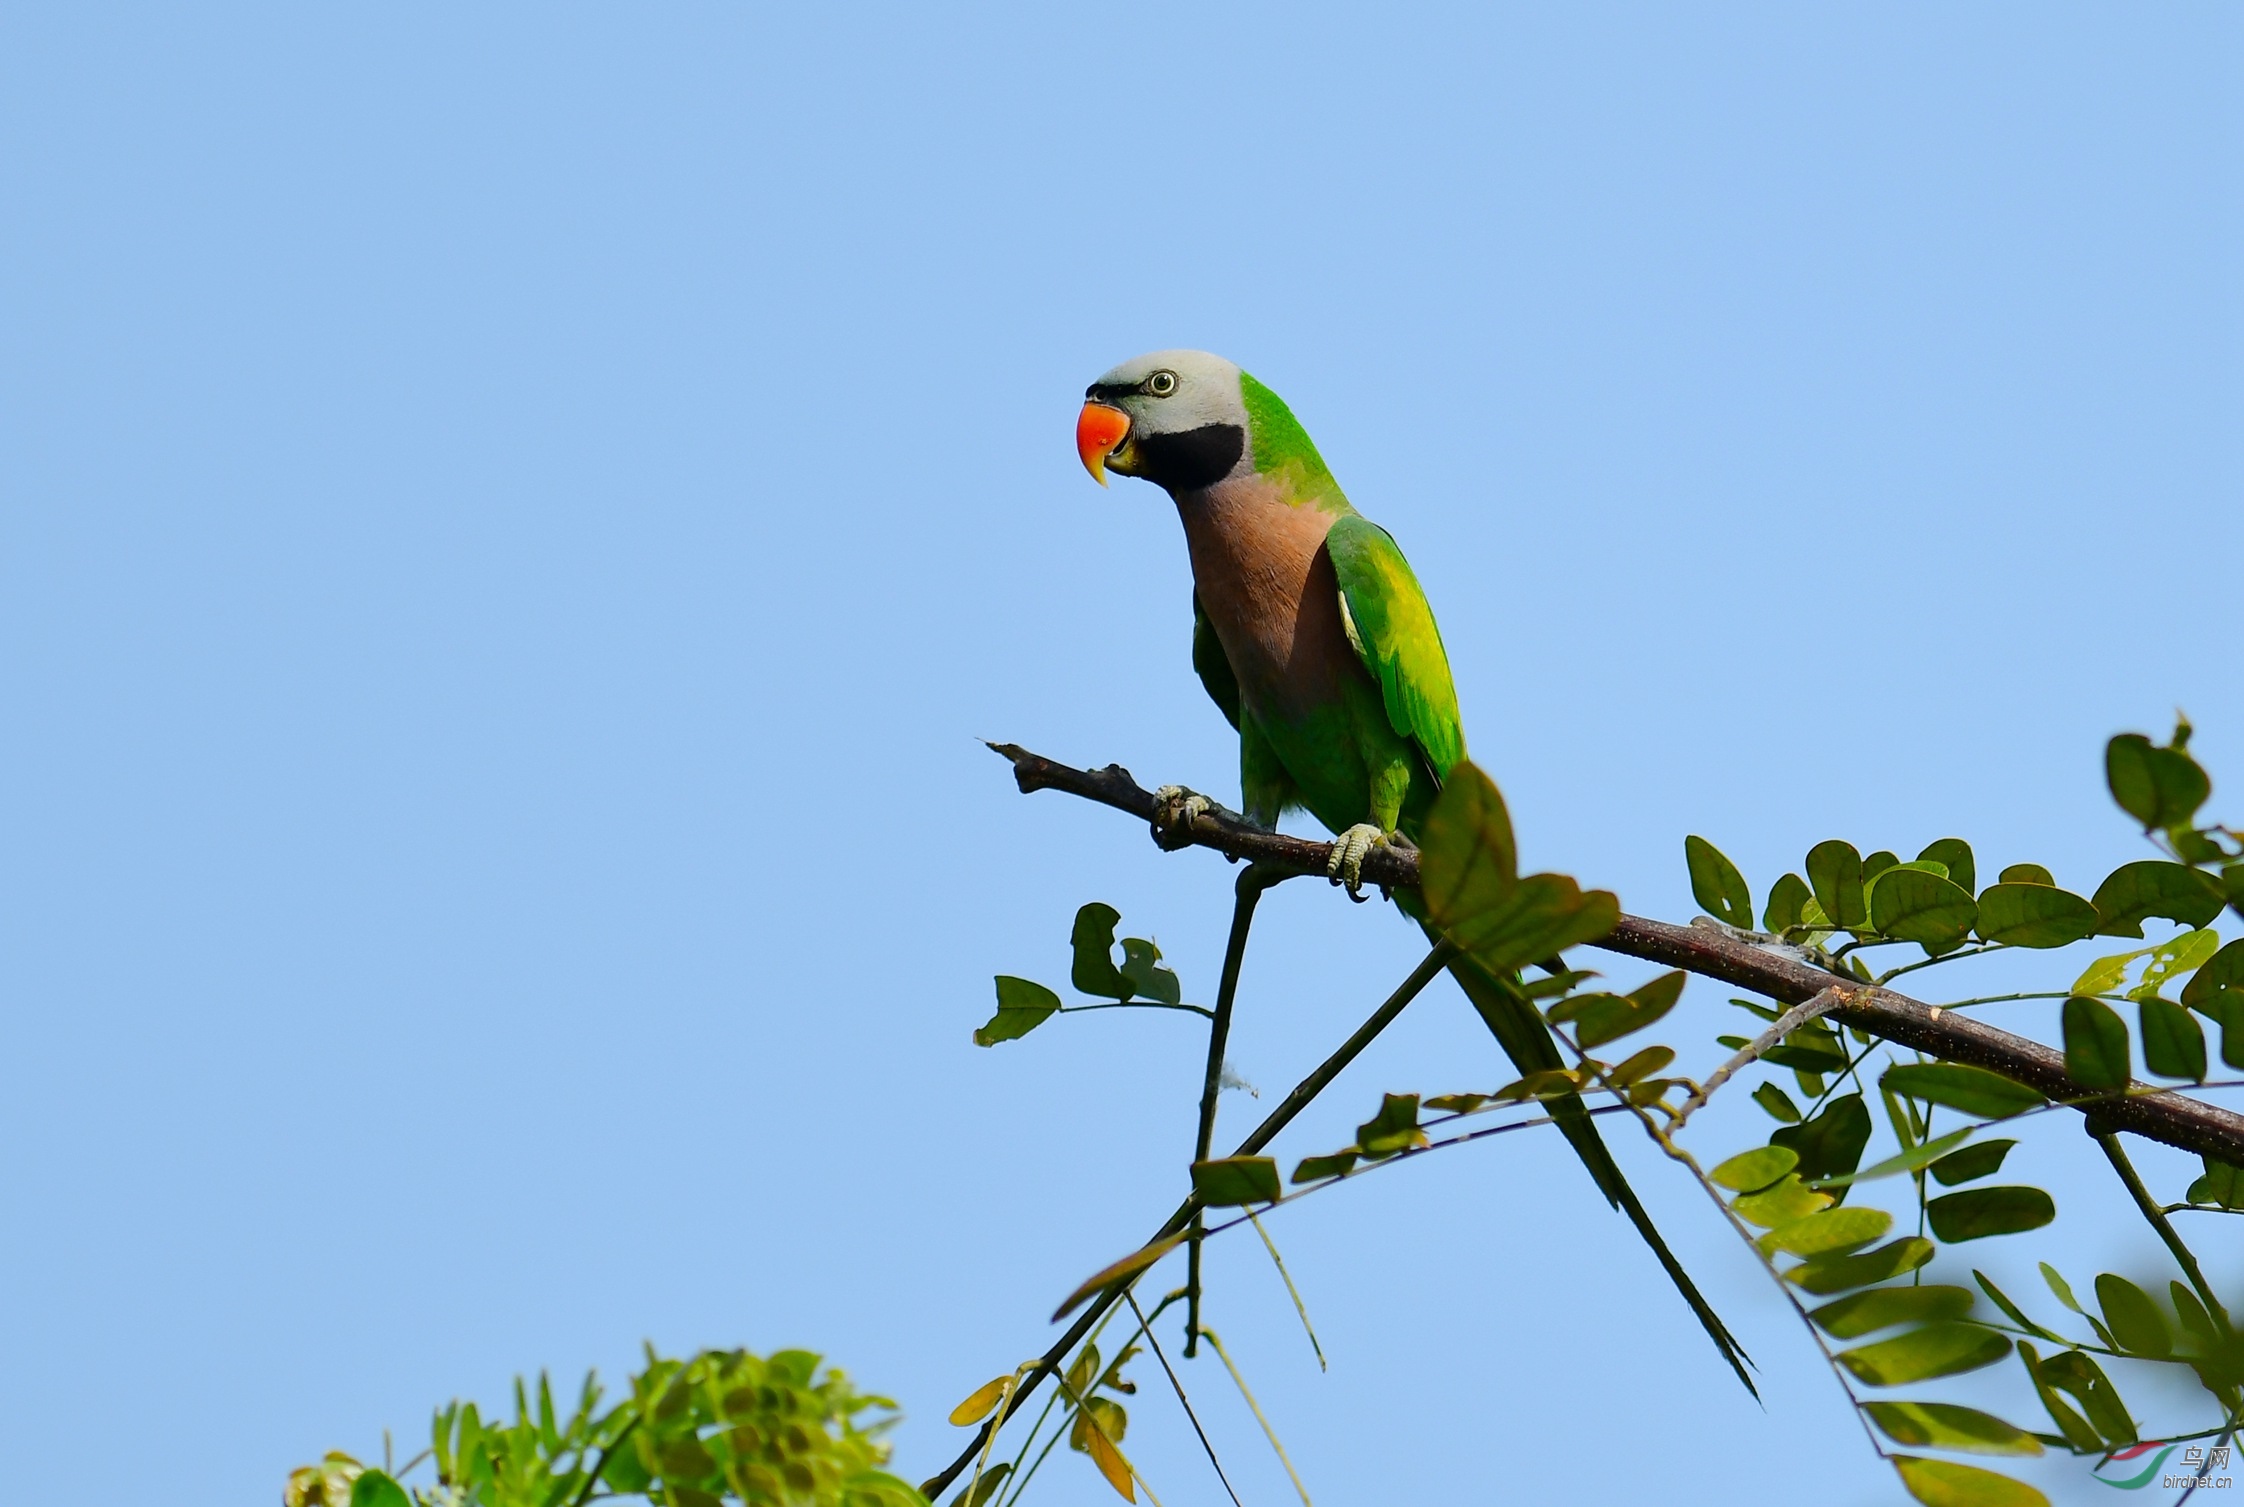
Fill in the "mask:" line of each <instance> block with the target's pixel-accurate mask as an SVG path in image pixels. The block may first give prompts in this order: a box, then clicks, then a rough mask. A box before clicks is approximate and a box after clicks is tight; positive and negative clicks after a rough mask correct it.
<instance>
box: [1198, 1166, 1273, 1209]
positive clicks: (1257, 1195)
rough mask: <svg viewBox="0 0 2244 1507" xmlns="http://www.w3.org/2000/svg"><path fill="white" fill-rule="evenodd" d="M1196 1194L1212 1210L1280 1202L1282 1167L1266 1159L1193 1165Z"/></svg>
mask: <svg viewBox="0 0 2244 1507" xmlns="http://www.w3.org/2000/svg"><path fill="white" fill-rule="evenodd" d="M1192 1191H1193V1192H1195V1193H1197V1194H1199V1195H1200V1202H1201V1203H1203V1204H1205V1205H1207V1206H1208V1207H1209V1208H1211V1209H1219V1208H1226V1207H1231V1206H1234V1205H1238V1204H1263V1203H1276V1202H1277V1201H1278V1198H1279V1188H1278V1164H1277V1163H1276V1162H1275V1161H1272V1160H1271V1159H1270V1158H1269V1157H1266V1156H1227V1157H1222V1158H1220V1159H1218V1160H1215V1161H1209V1162H1194V1163H1193V1164H1192Z"/></svg>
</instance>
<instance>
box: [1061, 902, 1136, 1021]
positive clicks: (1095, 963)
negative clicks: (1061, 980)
mask: <svg viewBox="0 0 2244 1507" xmlns="http://www.w3.org/2000/svg"><path fill="white" fill-rule="evenodd" d="M1121 919H1122V913H1121V912H1120V911H1118V910H1116V909H1115V908H1114V907H1113V906H1111V905H1107V904H1105V903H1103V902H1101V901H1098V900H1094V901H1092V902H1091V903H1090V904H1089V905H1086V906H1084V907H1083V908H1082V909H1081V910H1079V911H1077V912H1076V913H1075V928H1074V930H1073V931H1071V932H1069V934H1068V941H1069V943H1070V944H1071V945H1072V946H1073V947H1074V948H1075V967H1074V969H1073V971H1072V972H1070V973H1069V975H1068V981H1069V982H1070V983H1072V984H1074V985H1075V987H1076V989H1077V991H1078V992H1080V993H1083V994H1089V995H1093V996H1095V997H1097V998H1099V999H1123V1000H1126V999H1128V998H1129V997H1130V984H1129V981H1128V980H1127V979H1125V978H1123V977H1122V972H1121V970H1120V969H1118V968H1116V967H1115V966H1114V927H1115V923H1117V922H1119V921H1120V920H1121Z"/></svg>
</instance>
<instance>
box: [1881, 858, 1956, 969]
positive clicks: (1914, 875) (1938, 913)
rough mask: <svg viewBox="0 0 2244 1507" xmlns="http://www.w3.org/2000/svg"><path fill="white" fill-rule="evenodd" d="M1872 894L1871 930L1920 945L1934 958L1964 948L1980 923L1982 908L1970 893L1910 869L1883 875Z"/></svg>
mask: <svg viewBox="0 0 2244 1507" xmlns="http://www.w3.org/2000/svg"><path fill="white" fill-rule="evenodd" d="M1868 893H1869V902H1870V924H1871V925H1872V926H1874V927H1876V928H1877V929H1878V930H1879V931H1881V932H1884V933H1885V934H1886V935H1887V936H1889V937H1898V938H1900V939H1901V940H1902V941H1904V942H1915V943H1917V944H1918V945H1919V946H1921V947H1923V948H1924V950H1925V951H1926V952H1928V953H1930V954H1931V955H1933V956H1934V957H1938V956H1939V955H1940V954H1942V953H1945V952H1953V951H1955V950H1956V949H1957V948H1958V947H1961V946H1962V945H1963V944H1964V941H1965V940H1966V939H1967V938H1968V937H1970V935H1971V928H1972V927H1973V925H1974V924H1976V923H1977V922H1978V920H1979V903H1978V902H1977V901H1975V900H1973V899H1972V898H1971V891H1969V890H1967V889H1964V888H1963V887H1961V886H1960V885H1958V884H1956V883H1955V882H1954V881H1953V880H1948V879H1943V878H1941V877H1940V876H1939V875H1937V874H1934V873H1931V872H1929V871H1927V870H1925V869H1919V868H1912V867H1910V866H1909V865H1907V864H1901V865H1897V866H1895V867H1894V868H1890V869H1888V870H1886V871H1885V872H1884V873H1883V874H1880V875H1879V876H1878V877H1877V879H1876V880H1874V881H1872V883H1871V885H1870V887H1869V892H1868Z"/></svg>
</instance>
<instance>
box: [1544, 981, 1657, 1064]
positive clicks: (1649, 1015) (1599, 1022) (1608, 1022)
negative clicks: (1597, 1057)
mask: <svg viewBox="0 0 2244 1507" xmlns="http://www.w3.org/2000/svg"><path fill="white" fill-rule="evenodd" d="M1686 977H1687V975H1685V974H1684V973H1683V972H1681V971H1680V970H1678V971H1676V972H1673V973H1663V974H1661V975H1660V976H1659V977H1658V978H1655V979H1653V980H1652V981H1651V982H1649V983H1647V984H1643V985H1641V986H1639V987H1638V988H1635V989H1632V990H1630V991H1629V992H1628V993H1627V994H1582V995H1576V996H1575V997H1574V999H1575V1000H1582V1001H1585V1002H1587V1003H1585V1004H1584V1005H1583V1007H1582V1008H1580V1009H1578V1010H1573V1011H1568V1010H1567V1008H1566V1007H1567V1006H1568V1005H1571V1004H1573V1003H1574V1000H1567V1001H1565V1002H1564V1003H1562V1004H1561V1005H1560V1006H1559V1007H1558V1008H1557V1009H1555V1010H1553V1011H1552V1012H1551V1018H1552V1019H1553V1020H1562V1019H1572V1020H1576V1021H1578V1022H1579V1024H1578V1025H1576V1027H1575V1029H1574V1039H1575V1040H1576V1041H1577V1042H1579V1043H1580V1044H1581V1047H1582V1050H1583V1051H1585V1052H1586V1051H1591V1050H1594V1049H1595V1048H1597V1047H1601V1046H1603V1045H1605V1043H1607V1042H1609V1041H1617V1040H1619V1039H1620V1038H1621V1037H1623V1036H1626V1035H1629V1034H1630V1033H1631V1032H1635V1031H1641V1030H1643V1029H1644V1028H1645V1027H1646V1026H1648V1025H1651V1024H1652V1023H1653V1022H1654V1021H1656V1020H1658V1019H1659V1018H1660V1017H1661V1016H1663V1015H1665V1014H1667V1012H1668V1011H1670V1010H1672V1009H1674V1008H1675V1002H1676V1001H1677V1000H1679V999H1681V998H1682V997H1683V981H1684V979H1685V978H1686Z"/></svg>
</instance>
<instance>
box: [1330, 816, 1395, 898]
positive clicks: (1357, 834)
mask: <svg viewBox="0 0 2244 1507" xmlns="http://www.w3.org/2000/svg"><path fill="white" fill-rule="evenodd" d="M1387 844H1388V837H1387V834H1386V833H1385V832H1382V831H1381V830H1380V829H1379V828H1377V827H1375V826H1373V825H1372V824H1371V823H1369V822H1358V823H1356V825H1354V826H1353V827H1350V828H1349V829H1348V830H1347V831H1345V832H1343V833H1341V834H1340V835H1339V836H1338V837H1336V838H1334V839H1333V843H1332V858H1331V859H1330V860H1329V861H1328V862H1327V863H1326V864H1325V875H1326V877H1327V878H1329V879H1331V880H1332V882H1333V883H1334V884H1339V885H1345V886H1347V889H1348V898H1349V899H1351V900H1353V901H1355V902H1356V903H1357V904H1359V905H1360V904H1362V903H1363V900H1364V893H1363V886H1364V855H1365V854H1367V853H1369V852H1370V851H1371V850H1372V849H1373V848H1384V847H1386V846H1387Z"/></svg>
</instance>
